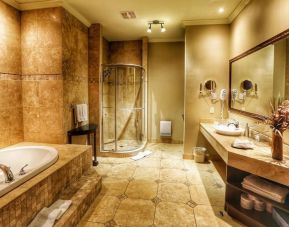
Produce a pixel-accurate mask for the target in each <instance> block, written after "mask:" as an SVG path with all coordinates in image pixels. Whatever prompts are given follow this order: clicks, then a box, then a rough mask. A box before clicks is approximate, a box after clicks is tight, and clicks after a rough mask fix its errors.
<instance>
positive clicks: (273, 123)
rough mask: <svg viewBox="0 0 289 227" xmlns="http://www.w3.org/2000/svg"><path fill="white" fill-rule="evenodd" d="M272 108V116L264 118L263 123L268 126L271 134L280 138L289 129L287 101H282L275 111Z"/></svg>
mask: <svg viewBox="0 0 289 227" xmlns="http://www.w3.org/2000/svg"><path fill="white" fill-rule="evenodd" d="M271 106H272V114H271V116H269V117H266V118H265V120H264V121H265V123H266V124H267V125H269V126H270V128H271V129H272V130H273V133H275V134H279V135H280V136H282V134H283V132H284V131H285V130H286V129H288V128H289V101H288V100H286V101H283V102H282V104H281V105H279V106H278V107H277V108H276V109H275V108H274V107H273V105H271Z"/></svg>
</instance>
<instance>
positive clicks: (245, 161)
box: [200, 123, 289, 186]
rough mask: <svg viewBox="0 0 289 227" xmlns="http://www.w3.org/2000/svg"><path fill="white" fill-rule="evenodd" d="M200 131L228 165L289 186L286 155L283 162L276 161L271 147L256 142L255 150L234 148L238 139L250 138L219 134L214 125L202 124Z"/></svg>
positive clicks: (288, 162)
mask: <svg viewBox="0 0 289 227" xmlns="http://www.w3.org/2000/svg"><path fill="white" fill-rule="evenodd" d="M200 131H201V133H202V134H203V135H204V137H205V138H206V139H207V140H208V142H209V143H210V144H211V145H212V147H213V148H214V149H215V150H216V151H217V153H218V154H219V155H220V156H221V158H222V159H223V160H224V162H225V163H226V164H227V165H229V166H231V167H234V168H237V169H240V170H243V171H246V172H249V173H252V174H255V175H258V176H261V177H264V178H267V179H269V180H272V181H275V182H278V183H281V184H284V185H287V186H289V157H288V156H286V155H284V159H283V161H277V160H274V159H272V157H271V148H270V146H269V145H268V144H265V143H259V142H256V141H254V143H255V145H256V147H255V148H254V149H253V150H243V149H236V148H233V147H231V144H232V143H233V141H234V140H235V139H236V138H240V139H242V138H244V139H248V138H247V137H236V136H224V135H220V134H217V133H216V132H215V129H214V128H213V124H212V123H200Z"/></svg>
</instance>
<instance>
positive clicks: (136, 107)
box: [116, 67, 142, 151]
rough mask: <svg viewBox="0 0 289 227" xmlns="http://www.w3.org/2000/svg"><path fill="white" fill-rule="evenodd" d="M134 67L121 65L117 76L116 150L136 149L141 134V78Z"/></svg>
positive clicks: (140, 142)
mask: <svg viewBox="0 0 289 227" xmlns="http://www.w3.org/2000/svg"><path fill="white" fill-rule="evenodd" d="M137 71H142V70H141V69H138V68H136V67H121V68H119V69H118V76H117V97H118V98H117V101H116V104H117V113H116V116H117V151H130V150H135V149H137V148H138V147H139V146H140V145H141V144H142V141H141V136H140V135H141V134H142V130H141V129H142V122H141V119H140V118H141V117H142V115H141V114H139V113H140V111H141V109H142V108H141V106H140V105H141V102H140V100H141V99H142V86H141V83H142V79H141V77H140V76H139V75H140V74H139V73H138V74H137V73H136V72H137Z"/></svg>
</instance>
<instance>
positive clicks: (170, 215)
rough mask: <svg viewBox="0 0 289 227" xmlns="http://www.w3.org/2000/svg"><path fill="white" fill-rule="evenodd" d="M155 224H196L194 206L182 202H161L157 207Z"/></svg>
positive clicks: (184, 226) (173, 226)
mask: <svg viewBox="0 0 289 227" xmlns="http://www.w3.org/2000/svg"><path fill="white" fill-rule="evenodd" d="M154 224H155V225H156V226H164V227H169V226H171V227H176V226H182V227H189V226H196V223H195V218H194V211H193V208H191V207H189V206H187V205H185V204H181V203H171V202H160V203H159V204H158V205H157V208H156V214H155V221H154Z"/></svg>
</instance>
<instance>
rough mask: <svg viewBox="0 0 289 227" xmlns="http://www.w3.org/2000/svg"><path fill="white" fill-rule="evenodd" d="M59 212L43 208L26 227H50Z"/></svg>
mask: <svg viewBox="0 0 289 227" xmlns="http://www.w3.org/2000/svg"><path fill="white" fill-rule="evenodd" d="M60 212H61V210H59V209H56V210H50V209H49V208H47V207H44V208H43V209H42V210H41V211H40V212H39V213H38V214H37V215H36V217H35V218H34V219H33V221H32V222H31V223H30V224H29V225H28V227H51V226H53V225H54V222H55V221H56V218H57V217H58V216H59V214H60Z"/></svg>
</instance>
